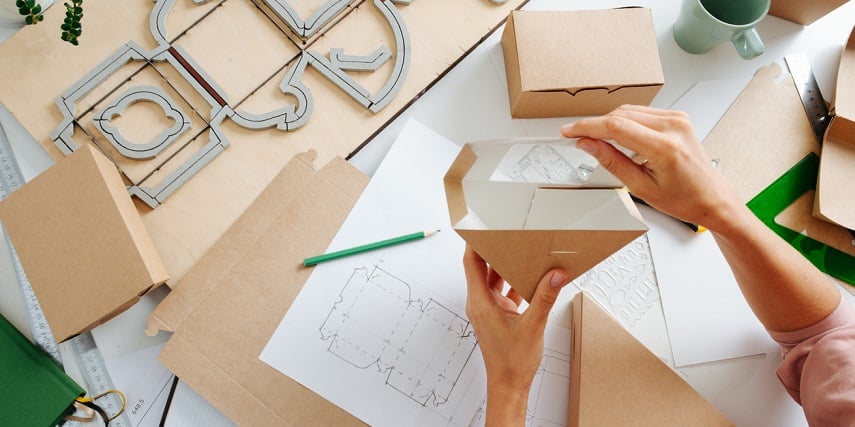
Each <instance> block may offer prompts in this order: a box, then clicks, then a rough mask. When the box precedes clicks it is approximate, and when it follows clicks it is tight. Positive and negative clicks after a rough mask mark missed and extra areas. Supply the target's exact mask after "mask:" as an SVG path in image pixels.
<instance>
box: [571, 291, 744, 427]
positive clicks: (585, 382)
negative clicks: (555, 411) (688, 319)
mask: <svg viewBox="0 0 855 427" xmlns="http://www.w3.org/2000/svg"><path fill="white" fill-rule="evenodd" d="M571 310H572V316H573V325H572V328H571V331H572V332H571V334H572V335H571V346H572V350H571V361H570V404H569V407H568V410H567V413H568V414H569V415H568V420H567V425H568V426H570V427H579V426H582V427H588V426H607V425H608V426H656V427H659V426H681V427H682V426H732V425H733V423H731V422H730V421H729V420H728V419H727V417H725V416H724V415H723V414H722V413H721V412H719V410H718V409H716V408H715V407H714V406H712V405H711V404H710V403H709V402H707V401H706V400H705V399H704V398H703V396H701V395H700V394H699V393H698V392H697V391H695V389H694V388H692V386H690V385H689V384H688V383H686V381H684V380H683V378H681V377H680V376H679V375H677V373H676V372H674V371H673V370H672V369H671V368H670V367H668V366H667V365H666V364H665V363H663V362H662V361H661V360H659V358H658V357H656V355H655V354H653V353H652V352H650V350H648V349H647V348H646V347H644V344H642V343H641V342H639V341H638V340H637V339H635V337H633V336H632V335H631V334H630V333H629V332H627V331H626V329H624V328H623V327H622V326H621V325H620V324H619V323H618V322H617V321H616V320H615V319H613V318H612V317H611V316H609V314H608V313H606V311H605V310H603V309H602V308H601V307H600V306H599V305H598V304H597V302H596V301H594V299H593V298H591V297H589V296H588V295H587V294H585V293H584V292H582V293H579V294H578V295H576V297H575V298H574V299H573V303H572V305H571Z"/></svg>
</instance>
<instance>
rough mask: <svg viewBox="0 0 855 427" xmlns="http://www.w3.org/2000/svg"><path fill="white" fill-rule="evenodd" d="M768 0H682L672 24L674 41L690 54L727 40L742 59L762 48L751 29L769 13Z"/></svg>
mask: <svg viewBox="0 0 855 427" xmlns="http://www.w3.org/2000/svg"><path fill="white" fill-rule="evenodd" d="M770 3H771V0H683V6H682V8H681V9H680V17H679V18H677V22H676V23H674V40H676V41H677V44H678V45H680V47H681V48H682V49H683V50H685V51H686V52H689V53H694V54H699V53H706V52H709V51H710V50H711V49H712V48H714V47H716V46H717V45H719V44H720V43H723V42H726V41H728V40H730V41H731V42H733V45H734V46H735V47H736V51H737V52H739V56H741V57H742V58H743V59H751V58H754V57H756V56H759V55H760V54H762V53H763V51H764V50H765V46H764V45H763V40H760V35H759V34H757V30H756V29H755V28H754V27H755V26H756V25H757V23H758V22H760V20H761V19H763V17H765V16H766V13H768V12H769V4H770Z"/></svg>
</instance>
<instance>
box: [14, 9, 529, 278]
mask: <svg viewBox="0 0 855 427" xmlns="http://www.w3.org/2000/svg"><path fill="white" fill-rule="evenodd" d="M294 3H295V4H299V6H295V9H296V10H297V12H298V13H301V14H302V16H307V15H308V14H309V12H310V11H312V10H315V9H316V8H317V7H319V6H320V5H321V4H322V3H323V2H321V1H318V0H313V1H311V2H294ZM523 3H525V0H509V1H507V2H506V3H505V4H503V5H495V4H493V3H491V2H489V1H488V0H416V1H413V2H412V3H411V4H409V5H403V4H398V5H396V8H397V10H398V12H399V13H400V15H401V16H402V17H403V20H404V22H405V24H406V26H407V29H408V34H409V39H410V42H411V45H412V49H411V51H410V53H411V61H410V65H409V71H408V73H407V75H406V77H405V78H406V80H405V82H404V84H403V86H402V88H401V90H400V92H398V93H397V95H396V96H395V97H394V99H393V100H392V101H391V103H390V104H389V105H387V106H386V107H385V108H384V109H382V110H380V111H379V112H378V113H376V114H375V113H372V112H371V111H369V110H368V109H366V108H365V107H363V106H362V105H360V104H359V103H357V102H356V101H354V100H353V99H352V98H350V97H349V96H348V95H346V94H345V93H344V92H343V91H342V90H341V89H340V88H339V87H338V86H336V85H334V84H333V83H332V82H331V81H330V80H329V79H327V78H326V77H324V76H323V75H321V74H320V73H319V72H318V71H317V70H315V69H313V68H312V67H308V68H307V69H306V71H305V73H304V75H303V78H302V82H303V83H304V84H305V85H307V86H308V87H309V88H310V90H311V91H312V94H313V98H314V101H315V103H314V111H313V113H312V116H311V117H310V119H309V121H308V123H307V124H306V125H305V126H304V127H302V128H299V129H296V130H294V131H291V132H285V131H281V130H278V129H276V128H271V129H266V130H261V131H259V130H250V129H246V128H243V127H241V126H238V125H237V124H235V123H234V122H233V121H231V120H230V119H226V120H225V121H224V122H223V125H222V128H223V131H224V133H225V135H226V136H227V137H228V140H229V142H230V145H229V147H228V148H227V149H226V150H225V152H223V153H222V154H220V155H219V156H218V157H216V158H215V159H214V160H213V161H212V162H211V164H209V165H207V166H205V167H204V168H202V169H201V171H200V172H199V173H198V174H197V175H196V176H194V177H193V178H192V179H190V180H189V181H188V182H187V183H186V184H184V185H183V186H182V187H181V188H180V189H179V190H178V191H177V192H176V193H175V194H174V195H172V196H171V197H170V198H168V199H167V200H166V201H165V202H164V203H163V204H162V205H161V206H159V207H157V208H156V209H151V208H149V207H148V206H147V205H145V204H144V203H142V202H140V201H139V200H136V199H135V203H136V206H137V208H138V209H139V211H140V213H141V215H142V216H143V221H144V223H145V224H146V226H147V228H148V230H149V232H150V233H151V235H152V238H153V240H154V242H155V245H156V246H157V249H158V250H159V251H160V253H161V255H162V257H163V260H164V262H165V264H166V267H167V270H168V272H169V274H170V277H171V279H170V284H173V283H176V282H177V281H178V280H179V279H180V278H181V277H182V276H183V275H184V274H185V273H186V272H187V271H188V270H189V269H190V268H191V267H192V266H193V264H194V263H195V262H196V260H198V259H199V257H201V256H202V254H204V253H205V252H206V251H207V250H208V248H210V247H211V246H212V245H213V244H214V243H215V242H216V241H217V239H218V238H219V237H220V236H221V235H222V234H223V233H224V232H225V230H227V229H228V227H229V226H230V225H231V224H232V223H233V222H234V221H235V220H236V219H237V218H238V216H239V215H240V214H241V213H242V212H243V211H244V210H245V209H246V208H247V206H249V204H250V203H251V202H252V201H253V200H254V199H255V197H256V196H257V195H258V194H259V193H260V192H261V190H262V189H263V188H264V187H265V186H266V185H267V184H268V183H269V182H270V181H271V179H272V178H273V177H274V176H275V175H276V174H277V173H278V172H279V171H280V170H281V169H282V168H283V167H284V165H285V164H286V163H287V162H288V161H289V160H290V159H291V158H292V157H293V156H294V155H295V154H297V153H299V152H302V151H305V150H307V149H313V150H315V151H316V152H317V157H318V158H317V161H316V164H325V163H326V162H327V161H328V160H330V159H332V158H333V157H335V156H347V155H349V154H351V153H352V152H353V151H354V150H356V149H357V148H358V147H360V146H361V145H362V144H363V143H364V142H365V141H366V140H367V139H368V138H370V137H371V136H372V135H373V134H374V133H375V132H377V131H378V130H379V129H380V128H382V127H383V126H384V125H385V124H386V123H387V122H388V121H389V120H391V119H392V118H394V117H395V116H396V114H397V113H398V112H399V111H400V110H401V109H403V108H406V106H407V105H408V104H409V103H410V102H411V101H412V100H413V99H415V97H416V96H418V94H420V93H421V92H422V91H424V90H425V89H426V88H427V87H428V86H430V85H431V84H432V83H433V82H434V81H435V80H437V79H438V78H439V77H440V76H441V75H443V74H444V73H445V72H446V71H447V70H448V68H449V67H450V66H451V65H453V64H455V63H456V62H457V61H458V60H459V59H460V58H461V56H462V55H463V54H464V53H465V52H467V51H468V50H470V49H472V48H473V47H474V46H475V45H476V44H477V43H478V42H479V41H480V40H481V39H482V38H483V37H484V36H485V35H486V34H488V33H489V32H490V31H491V30H492V29H494V28H495V27H496V26H498V25H499V24H500V23H501V22H502V21H503V20H504V19H505V18H506V17H507V15H508V13H509V12H510V11H511V10H513V9H515V8H518V7H520V6H521V5H522V4H523ZM153 6H154V5H153V2H152V1H151V0H124V1H120V2H118V1H111V0H91V1H89V2H87V3H86V5H85V17H84V21H83V25H84V32H83V35H82V37H81V39H80V41H81V43H80V46H78V47H74V46H71V45H68V44H67V43H64V42H62V41H60V40H59V34H58V32H59V31H58V27H59V23H60V22H61V20H62V17H63V10H62V8H61V7H54V8H52V9H50V10H49V11H48V13H47V16H46V19H45V21H44V22H42V23H40V24H39V25H37V26H32V27H27V28H24V29H22V30H21V31H19V32H18V33H17V34H15V35H14V36H13V37H12V38H10V39H9V40H7V41H6V42H5V43H3V44H2V45H0V76H2V78H0V102H2V103H3V104H5V105H6V106H7V107H8V108H9V110H10V111H12V113H13V114H14V115H15V117H16V118H17V119H18V120H19V121H20V122H21V123H22V124H23V125H24V127H25V128H26V129H27V130H28V131H29V132H30V133H31V134H32V135H33V136H34V137H35V139H36V140H37V141H39V143H40V144H41V145H42V147H44V148H45V150H47V151H48V153H49V154H50V155H51V156H52V157H53V158H54V159H58V158H60V157H62V156H63V154H62V153H61V152H60V151H59V150H58V149H57V148H56V146H55V144H54V142H53V141H52V140H51V137H50V135H51V133H52V132H53V131H54V129H55V128H56V126H57V125H58V124H59V123H60V122H61V120H62V115H61V113H60V111H59V108H58V107H57V106H56V104H55V98H56V97H57V96H58V95H59V94H61V93H62V92H64V91H66V90H67V89H68V88H69V87H71V86H72V85H73V84H74V83H75V82H77V81H78V80H79V79H81V78H82V77H83V76H85V75H86V74H87V73H88V72H90V71H91V70H93V69H94V68H95V67H97V66H98V64H100V63H101V62H102V61H104V60H105V59H106V58H107V57H109V56H110V55H111V54H113V53H114V52H115V51H116V50H117V49H119V48H120V47H121V46H122V45H124V44H125V43H126V42H128V41H133V42H136V43H137V44H139V45H140V46H141V47H142V48H144V49H154V48H155V47H157V43H156V42H155V40H154V38H153V36H152V35H151V32H150V30H149V15H150V13H151V11H152V7H153ZM350 8H351V9H352V10H348V11H346V12H345V13H346V15H343V17H341V18H340V20H339V21H337V22H335V23H334V25H332V26H331V29H328V30H325V31H326V32H325V33H324V35H323V37H314V38H311V39H309V40H308V42H307V44H306V45H299V44H297V43H295V42H294V37H293V35H291V36H289V35H288V34H286V32H284V31H283V30H282V28H283V27H284V26H283V25H281V24H276V23H275V22H272V21H273V20H272V19H271V18H270V17H269V16H267V15H265V14H264V11H262V10H261V9H260V8H259V7H258V6H257V5H256V4H255V3H253V2H251V1H250V0H223V1H210V2H208V3H205V4H203V5H195V3H193V2H192V1H190V0H176V2H175V5H174V7H173V9H172V10H171V11H170V12H169V15H168V16H169V17H168V19H167V21H166V28H167V32H168V39H169V40H170V41H171V42H172V46H178V47H180V48H182V49H184V50H185V51H186V52H187V53H188V55H189V56H190V57H192V59H193V60H194V61H195V62H196V63H197V64H199V65H201V66H202V68H203V69H204V71H205V72H207V74H208V75H209V76H210V77H211V78H212V79H213V80H214V81H215V83H216V84H217V86H218V87H220V88H221V89H222V91H223V92H225V94H226V95H227V96H228V104H229V106H230V107H232V108H234V109H236V110H237V109H240V110H242V111H246V112H251V113H256V114H258V113H262V112H266V111H270V110H271V109H275V108H282V107H285V106H287V105H290V104H293V103H294V99H293V97H291V96H289V95H285V94H283V93H282V92H281V91H280V90H279V84H280V82H281V80H282V76H284V74H285V73H286V72H288V70H289V68H290V67H291V66H292V65H293V64H294V61H295V60H296V59H297V58H298V55H299V52H300V51H301V48H302V49H307V48H308V49H311V50H315V51H318V52H321V53H323V54H325V55H327V54H328V53H329V49H330V48H333V47H337V48H344V49H345V52H346V53H348V54H354V55H367V54H369V53H371V52H372V51H373V50H374V49H375V48H376V47H377V45H378V44H379V43H383V44H385V45H386V46H388V47H389V49H390V50H391V51H392V54H393V55H397V54H398V53H397V52H395V43H394V37H393V35H392V32H391V30H390V29H389V24H388V23H387V22H386V20H385V19H384V18H383V15H382V14H381V13H380V12H379V10H378V8H377V7H375V6H374V2H373V1H370V0H362V1H356V2H354V4H352V5H351V6H350ZM393 62H394V56H393V58H392V59H390V60H389V61H387V62H386V63H385V64H384V65H383V66H381V67H380V68H379V69H378V70H377V71H376V72H373V73H361V72H349V73H348V75H349V76H350V77H352V78H353V79H354V80H356V81H357V82H359V83H360V84H361V85H362V86H364V87H365V88H366V89H368V90H369V91H371V92H372V93H373V91H376V90H378V89H379V88H380V87H381V86H382V85H383V82H385V80H386V79H388V77H389V75H390V74H391V72H392V65H391V64H392V63H393ZM168 68H169V67H168V66H167V65H166V63H154V64H153V65H152V64H145V63H137V62H132V63H130V64H128V65H127V66H125V67H124V68H122V69H121V70H120V71H119V72H118V73H116V74H114V75H113V76H112V77H111V78H110V79H108V80H107V81H105V82H104V83H103V84H102V85H101V86H99V87H98V88H96V89H95V90H93V91H92V92H91V93H90V94H89V95H88V96H87V97H86V99H85V100H82V101H81V103H80V104H79V105H78V111H77V112H76V116H79V117H81V118H80V119H79V120H80V121H81V122H82V123H83V122H85V121H86V120H87V119H86V117H87V116H86V114H87V113H88V112H91V111H94V110H92V109H93V108H94V109H97V106H98V105H99V104H102V103H103V102H104V101H106V100H109V99H111V96H116V95H117V94H119V93H121V92H122V90H117V88H119V87H121V86H127V84H128V83H127V82H128V79H129V78H131V77H133V79H132V80H131V81H133V80H134V79H135V80H146V81H147V82H148V81H149V80H154V78H153V76H154V74H152V71H153V70H154V71H157V72H158V73H159V74H160V75H161V77H162V80H163V82H165V84H166V85H167V86H169V87H170V88H169V89H170V90H172V91H173V92H170V93H174V92H177V93H180V96H179V95H175V97H180V98H182V99H181V102H182V105H186V104H189V105H192V108H194V109H195V110H196V113H197V114H198V116H201V118H202V119H203V121H205V120H209V119H210V117H209V116H210V111H202V110H204V109H205V107H204V105H200V104H202V103H201V102H200V100H199V99H192V98H193V97H194V96H196V97H198V95H192V94H190V93H188V90H187V88H186V83H185V82H181V81H179V80H180V79H179V76H178V74H177V73H174V72H170V71H169V70H168ZM141 69H145V70H144V71H140V70H141ZM146 76H147V77H146ZM199 126H204V124H200V125H199ZM203 130H204V129H199V128H198V127H196V128H193V129H192V130H191V131H190V132H189V133H188V136H189V134H192V135H198V136H197V137H196V138H195V139H193V141H191V142H190V143H189V145H188V146H187V147H188V150H189V149H192V148H193V147H198V146H201V145H203V144H204V143H205V142H207V139H206V138H207V131H206V130H205V131H203ZM90 136H91V138H90ZM74 138H75V141H77V140H80V141H82V143H91V139H92V138H95V139H96V140H97V137H96V136H94V134H92V135H90V134H89V133H88V132H77V133H75V137H74ZM187 139H189V138H187ZM108 151H109V150H108ZM108 154H109V153H108ZM190 155H191V153H189V152H188V151H186V150H182V151H181V152H180V153H178V154H176V157H175V159H172V160H170V163H169V165H165V166H164V168H163V169H161V170H160V171H158V172H155V175H153V176H152V178H155V177H156V176H157V175H158V174H160V176H163V175H164V174H165V173H166V172H167V170H169V168H170V167H173V166H170V165H174V164H176V163H180V162H179V161H180V160H183V159H185V158H188V157H189V156H190ZM123 161H125V160H123ZM120 169H121V168H120ZM148 172H150V171H147V170H144V171H143V172H139V171H137V172H136V173H130V172H129V173H128V174H129V175H133V176H134V177H135V179H138V178H139V176H140V175H141V174H145V173H148Z"/></svg>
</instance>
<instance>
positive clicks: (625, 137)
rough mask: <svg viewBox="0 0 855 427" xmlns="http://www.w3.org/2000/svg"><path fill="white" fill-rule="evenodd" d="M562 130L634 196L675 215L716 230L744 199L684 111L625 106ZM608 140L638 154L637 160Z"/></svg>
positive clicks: (565, 135) (723, 224)
mask: <svg viewBox="0 0 855 427" xmlns="http://www.w3.org/2000/svg"><path fill="white" fill-rule="evenodd" d="M561 134H562V135H563V136H564V137H567V138H579V140H578V142H577V143H576V146H577V147H578V148H580V149H582V150H585V151H587V152H588V153H590V154H591V155H592V156H594V157H596V158H597V160H598V161H599V162H600V164H601V165H603V167H605V168H606V169H607V170H608V171H609V172H611V173H612V174H613V175H614V176H616V177H617V178H618V179H620V180H621V181H622V182H623V183H624V184H625V185H626V186H627V187H628V188H629V191H630V192H632V193H633V194H634V195H636V196H638V197H640V198H642V199H644V200H645V201H646V202H647V203H649V204H650V205H651V206H653V207H654V208H656V209H658V210H660V211H662V212H665V213H667V214H669V215H671V216H674V217H677V218H680V219H682V220H684V221H689V222H693V223H697V224H701V225H703V226H705V227H707V228H709V229H710V230H713V231H715V230H717V229H719V228H720V227H723V226H726V225H727V224H728V217H730V216H731V213H730V212H732V210H733V209H735V208H738V207H739V205H741V203H740V202H739V200H738V198H737V197H736V195H735V193H734V192H733V190H732V189H731V188H730V186H729V185H728V183H727V182H726V181H725V180H724V178H723V177H722V176H721V175H720V174H719V173H718V172H717V171H716V170H715V169H713V168H712V164H711V162H710V160H709V158H708V157H707V155H706V153H705V152H704V150H703V148H702V147H701V144H700V143H699V142H698V140H697V139H696V138H695V134H694V132H693V131H692V125H691V123H690V121H689V117H688V116H687V115H686V114H685V113H682V112H679V111H669V110H660V109H656V108H651V107H644V106H637V105H624V106H621V107H619V108H617V109H616V110H614V111H612V112H611V113H609V114H606V115H605V116H602V117H594V118H588V119H582V120H580V121H578V122H576V123H573V124H569V125H565V126H564V127H562V128H561ZM603 140H613V141H615V142H616V143H617V144H618V145H621V146H623V147H626V148H628V149H630V150H632V151H634V152H636V153H638V156H636V157H635V158H634V159H636V161H637V159H639V158H640V159H646V161H642V162H638V163H637V162H636V161H634V160H633V159H630V158H629V157H627V156H626V155H625V154H623V153H621V152H620V151H618V150H617V149H616V148H615V147H614V146H612V145H611V144H609V143H607V142H605V141H603Z"/></svg>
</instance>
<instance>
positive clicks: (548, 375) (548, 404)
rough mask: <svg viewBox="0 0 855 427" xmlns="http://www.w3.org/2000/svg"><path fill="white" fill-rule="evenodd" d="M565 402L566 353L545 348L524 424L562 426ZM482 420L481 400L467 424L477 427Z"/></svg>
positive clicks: (567, 389)
mask: <svg viewBox="0 0 855 427" xmlns="http://www.w3.org/2000/svg"><path fill="white" fill-rule="evenodd" d="M568 402H570V355H569V354H566V353H563V352H561V351H556V350H553V349H550V348H545V349H544V350H543V357H542V358H541V360H540V366H538V368H537V373H536V374H535V375H534V380H533V381H532V384H531V390H530V391H529V394H528V404H527V407H526V417H525V425H526V427H563V426H566V425H567V416H568V414H567V406H568ZM486 420H487V402H486V401H484V402H482V403H481V407H480V408H478V411H477V412H476V413H475V416H474V417H472V422H471V423H470V427H481V426H483V425H484V423H485V422H486Z"/></svg>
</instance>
